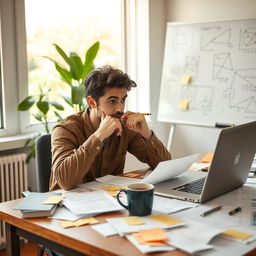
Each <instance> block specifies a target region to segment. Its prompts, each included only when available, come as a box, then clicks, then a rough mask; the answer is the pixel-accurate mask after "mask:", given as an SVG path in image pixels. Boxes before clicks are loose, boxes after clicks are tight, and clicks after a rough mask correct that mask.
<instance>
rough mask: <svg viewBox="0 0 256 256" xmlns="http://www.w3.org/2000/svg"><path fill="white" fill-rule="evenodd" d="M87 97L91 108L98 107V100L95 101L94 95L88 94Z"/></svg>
mask: <svg viewBox="0 0 256 256" xmlns="http://www.w3.org/2000/svg"><path fill="white" fill-rule="evenodd" d="M86 99H87V102H88V104H89V106H90V107H91V108H96V107H97V102H96V101H95V99H94V98H93V97H91V96H87V98H86Z"/></svg>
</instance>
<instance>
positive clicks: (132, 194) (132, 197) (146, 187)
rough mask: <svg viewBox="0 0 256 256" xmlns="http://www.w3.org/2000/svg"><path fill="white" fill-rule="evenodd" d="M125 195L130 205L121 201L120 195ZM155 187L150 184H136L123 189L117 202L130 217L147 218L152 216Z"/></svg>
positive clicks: (118, 195)
mask: <svg viewBox="0 0 256 256" xmlns="http://www.w3.org/2000/svg"><path fill="white" fill-rule="evenodd" d="M123 192H124V193H125V194H126V196H127V203H128V205H124V204H123V203H122V202H121V201H120V198H119V197H120V194H121V193H123ZM153 197H154V185H152V184H148V183H135V184H130V185H128V186H126V188H125V189H121V190H120V191H119V192H118V194H117V200H118V202H119V204H121V205H122V206H123V207H124V208H125V209H127V210H128V211H129V213H130V215H134V216H146V215H150V214H151V212H152V207H153Z"/></svg>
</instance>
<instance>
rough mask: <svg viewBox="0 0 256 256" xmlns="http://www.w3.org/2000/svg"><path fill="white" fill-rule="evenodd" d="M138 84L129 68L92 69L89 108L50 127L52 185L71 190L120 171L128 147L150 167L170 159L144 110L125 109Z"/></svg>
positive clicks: (87, 91) (87, 86)
mask: <svg viewBox="0 0 256 256" xmlns="http://www.w3.org/2000/svg"><path fill="white" fill-rule="evenodd" d="M136 86H137V85H136V83H135V82H134V81H132V80H131V79H130V78H129V76H128V75H127V74H125V73H123V72H122V71H121V70H118V69H114V68H112V67H110V66H104V67H102V68H98V69H96V70H94V71H92V72H90V73H89V74H88V76H87V78H86V80H85V94H86V99H87V103H88V106H89V107H88V109H87V110H85V111H82V112H79V113H76V114H73V115H71V116H69V117H67V118H66V119H64V120H63V121H61V122H59V123H58V124H57V125H56V126H55V127H54V128H53V131H52V173H51V178H50V190H53V189H57V188H62V189H66V190H69V189H72V188H74V187H75V186H77V185H79V184H82V183H85V182H88V181H92V180H94V179H95V178H97V177H100V176H104V175H107V174H113V175H116V174H120V173H122V172H123V169H124V164H125V158H126V153H127V151H128V152H130V153H131V154H133V155H134V156H136V157H137V158H138V159H139V160H140V161H142V162H143V163H147V164H148V165H149V166H150V167H151V168H152V169H153V168H155V167H156V165H157V164H158V163H159V162H160V161H164V160H169V159H171V155H170V153H169V152H168V150H167V149H166V148H165V147H164V146H163V144H162V143H161V142H160V140H159V139H158V138H157V137H156V135H155V134H154V133H153V132H152V131H151V130H150V129H149V127H148V125H147V122H146V120H145V117H144V116H143V115H142V114H139V113H134V112H130V111H128V112H126V113H123V111H124V107H125V101H126V98H127V92H128V91H130V90H131V88H132V87H136Z"/></svg>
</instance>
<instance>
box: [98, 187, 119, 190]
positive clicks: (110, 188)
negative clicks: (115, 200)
mask: <svg viewBox="0 0 256 256" xmlns="http://www.w3.org/2000/svg"><path fill="white" fill-rule="evenodd" d="M101 188H102V189H104V190H107V191H118V190H119V189H120V187H114V186H104V187H101Z"/></svg>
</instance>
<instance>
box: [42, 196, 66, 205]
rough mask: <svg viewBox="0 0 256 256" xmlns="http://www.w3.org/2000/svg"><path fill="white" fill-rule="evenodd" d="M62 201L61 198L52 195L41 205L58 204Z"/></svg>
mask: <svg viewBox="0 0 256 256" xmlns="http://www.w3.org/2000/svg"><path fill="white" fill-rule="evenodd" d="M62 199H63V196H59V195H52V196H48V197H47V199H46V200H44V201H43V204H58V203H59V202H60V201H61V200H62Z"/></svg>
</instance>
